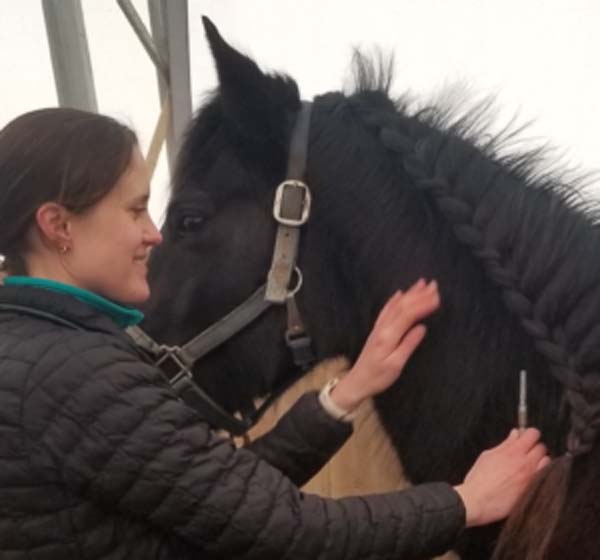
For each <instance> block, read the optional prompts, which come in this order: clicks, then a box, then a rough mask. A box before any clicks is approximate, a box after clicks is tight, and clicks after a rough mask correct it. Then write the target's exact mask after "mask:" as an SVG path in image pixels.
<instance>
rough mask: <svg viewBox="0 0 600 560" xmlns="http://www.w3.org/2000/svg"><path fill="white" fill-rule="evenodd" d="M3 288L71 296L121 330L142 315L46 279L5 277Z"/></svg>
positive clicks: (87, 292)
mask: <svg viewBox="0 0 600 560" xmlns="http://www.w3.org/2000/svg"><path fill="white" fill-rule="evenodd" d="M3 283H4V285H5V286H29V287H32V288H43V289H46V290H51V291H53V292H58V293H62V294H67V295H71V296H73V297H74V298H76V299H78V300H79V301H82V302H83V303H87V304H88V305H90V306H91V307H93V308H94V309H97V310H98V311H100V312H102V313H104V314H106V315H108V316H109V317H110V318H111V319H112V320H113V321H114V322H115V323H117V325H119V326H120V327H122V328H125V327H131V326H133V325H137V324H138V323H140V322H141V321H142V320H143V318H144V314H143V313H142V312H141V311H138V310H137V309H134V308H132V307H125V306H123V305H119V304H118V303H115V302H113V301H110V300H108V299H106V298H104V297H101V296H99V295H97V294H95V293H93V292H90V291H89V290H84V289H82V288H78V287H77V286H72V285H70V284H65V283H63V282H56V281H55V280H48V279H46V278H33V277H30V276H7V277H6V278H4V280H3Z"/></svg>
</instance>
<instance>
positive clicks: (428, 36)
mask: <svg viewBox="0 0 600 560" xmlns="http://www.w3.org/2000/svg"><path fill="white" fill-rule="evenodd" d="M134 4H135V5H136V7H137V8H138V10H139V11H140V13H141V15H142V17H143V18H144V19H145V20H146V22H147V20H148V18H147V9H146V3H145V1H144V0H136V1H134ZM189 7H190V10H189V19H190V51H191V52H190V56H191V70H192V95H193V100H194V104H195V106H196V105H197V103H198V102H199V101H200V99H201V94H202V92H203V91H206V90H207V89H209V88H212V87H214V86H215V84H216V78H215V73H214V70H213V67H212V61H211V59H210V56H209V53H208V47H207V45H206V42H205V40H204V35H203V31H202V26H201V21H200V17H201V15H202V14H205V15H208V16H209V17H210V18H211V19H212V20H213V21H214V22H215V24H216V25H217V26H218V27H219V29H220V31H221V32H222V34H223V35H224V37H225V38H226V39H227V40H228V41H229V42H230V43H232V44H233V45H234V46H236V47H237V48H240V49H241V50H243V51H244V52H246V53H247V54H250V55H251V56H253V57H255V59H256V60H257V61H258V63H259V65H260V66H261V67H262V68H265V69H271V70H283V71H286V72H287V73H289V74H290V75H292V76H293V77H294V78H295V79H296V80H297V81H298V83H299V85H300V89H301V92H302V95H303V96H304V97H306V98H309V97H311V96H313V95H314V94H316V93H321V92H324V91H328V90H331V89H339V88H340V86H342V85H343V84H344V81H345V78H346V77H347V76H348V67H349V62H350V57H351V53H352V47H353V46H361V47H363V48H367V49H368V48H370V47H372V46H374V45H378V46H380V47H382V48H383V49H384V50H387V51H388V52H391V51H393V52H394V54H395V60H396V80H395V86H394V88H393V91H394V92H397V93H398V94H400V93H402V92H403V91H406V90H408V91H410V92H411V93H413V94H414V95H415V96H423V95H424V96H427V97H429V96H431V94H434V93H435V92H437V91H439V90H440V89H441V88H443V87H444V86H447V85H448V84H453V83H456V82H460V83H462V84H467V85H468V86H470V89H471V90H472V92H473V98H474V99H477V98H479V97H481V96H483V95H487V94H494V95H495V96H496V97H497V105H498V107H499V108H500V109H501V110H502V111H501V115H502V119H503V120H504V121H508V120H509V119H510V118H511V117H512V116H515V115H517V116H518V122H520V123H524V122H526V121H529V120H532V119H534V120H535V122H534V124H533V125H532V126H531V127H530V129H529V130H528V132H527V137H536V138H537V139H538V140H539V141H547V142H549V143H550V144H551V145H553V146H556V147H558V148H559V150H558V154H560V155H561V156H562V157H561V159H562V161H563V162H564V164H565V165H570V166H576V167H580V168H581V169H582V170H587V171H594V170H600V150H599V149H598V144H599V142H598V140H597V136H598V134H599V132H600V75H599V72H598V64H597V57H598V53H599V52H600V34H598V33H597V30H598V24H599V23H600V3H599V2H597V1H595V0H570V1H569V2H565V1H564V0H546V1H544V0H371V1H370V2H364V1H358V0H345V1H343V0H303V1H299V0H252V1H249V0H212V1H207V0H190V2H189ZM83 8H84V17H85V23H86V28H87V32H88V39H89V42H90V51H91V57H92V65H93V70H94V77H95V82H96V89H97V96H98V103H99V110H100V111H101V112H106V113H109V114H111V115H114V116H117V117H119V118H121V119H123V120H125V121H126V122H128V123H129V124H131V125H132V126H133V127H134V128H136V130H137V131H138V133H139V135H140V140H141V144H142V147H143V148H145V147H146V146H147V144H148V142H149V140H150V136H151V133H152V129H153V126H154V123H155V120H156V118H157V115H158V111H159V106H158V93H157V86H156V78H155V73H154V68H153V66H152V64H151V63H150V61H149V60H148V58H147V56H146V54H145V52H144V51H143V49H142V48H141V46H140V45H139V44H138V41H137V38H136V37H135V36H134V34H133V32H132V31H131V30H130V28H129V26H128V24H127V22H126V21H125V19H124V17H123V15H122V14H121V12H120V10H119V8H118V6H117V5H116V2H115V1H113V0H83ZM0 29H1V33H0V72H1V73H2V77H3V78H2V88H1V90H0V101H1V102H0V126H3V125H4V124H5V123H6V122H8V121H9V120H10V119H12V118H13V117H15V116H17V115H18V114H20V113H22V112H25V111H27V110H31V109H34V108H37V107H41V106H49V105H55V104H56V94H55V91H54V85H53V81H52V73H51V65H50V58H49V54H48V50H47V40H46V35H45V30H44V25H43V18H42V10H41V2H40V1H39V0H0ZM167 183H168V178H167V173H166V167H165V164H164V157H163V159H162V162H161V164H160V165H159V168H158V170H157V173H156V175H155V178H154V180H153V197H152V201H151V211H152V214H153V215H154V216H155V217H156V218H157V219H159V220H160V218H161V216H162V210H163V208H164V202H165V200H166V190H167ZM596 183H597V184H596V185H595V187H594V188H595V189H596V191H595V192H597V193H598V194H599V195H600V182H599V181H597V182H596Z"/></svg>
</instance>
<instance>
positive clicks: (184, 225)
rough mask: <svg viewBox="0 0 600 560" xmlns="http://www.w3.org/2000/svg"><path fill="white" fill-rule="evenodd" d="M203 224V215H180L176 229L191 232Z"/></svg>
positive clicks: (181, 231)
mask: <svg viewBox="0 0 600 560" xmlns="http://www.w3.org/2000/svg"><path fill="white" fill-rule="evenodd" d="M203 225H204V217H203V216H182V217H181V218H179V220H177V231H178V232H179V233H191V232H194V231H198V230H199V229H200V228H202V226H203Z"/></svg>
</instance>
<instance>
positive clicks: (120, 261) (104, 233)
mask: <svg viewBox="0 0 600 560" xmlns="http://www.w3.org/2000/svg"><path fill="white" fill-rule="evenodd" d="M149 181H150V178H149V173H148V169H147V167H146V163H145V162H144V159H143V157H142V155H141V153H140V151H139V149H138V148H137V147H136V148H134V150H133V154H132V158H131V162H130V164H129V167H128V168H127V169H126V171H125V173H124V174H123V175H122V176H121V177H120V179H119V180H118V182H117V183H116V185H115V186H114V188H113V189H112V190H111V191H110V192H109V193H108V194H107V195H106V196H105V197H104V198H102V199H101V200H100V201H99V202H98V203H97V204H96V205H94V206H93V207H92V208H90V209H88V210H86V211H85V212H83V213H82V214H78V215H74V216H71V218H70V220H69V222H70V224H69V225H70V233H71V247H70V251H69V253H68V255H67V256H66V258H65V264H66V265H67V267H68V271H69V274H70V276H71V277H72V278H73V280H74V281H75V283H76V285H77V286H79V287H80V288H84V289H86V290H90V291H92V292H95V293H97V294H98V295H101V296H104V297H106V298H108V299H111V300H113V301H117V302H120V303H125V304H136V303H141V302H143V301H145V300H146V299H147V298H148V297H149V295H150V288H149V286H148V282H147V281H146V275H147V272H148V269H147V263H148V256H149V254H150V249H151V248H152V247H153V246H154V245H157V244H158V243H160V241H161V239H162V237H161V234H160V232H159V231H158V230H157V228H156V226H155V225H154V223H153V222H152V219H151V218H150V215H149V214H148V199H149V196H150V186H149Z"/></svg>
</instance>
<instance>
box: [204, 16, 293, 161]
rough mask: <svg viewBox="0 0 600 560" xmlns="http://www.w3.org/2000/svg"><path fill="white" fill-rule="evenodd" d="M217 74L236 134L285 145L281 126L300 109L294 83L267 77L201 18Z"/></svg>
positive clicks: (228, 117)
mask: <svg viewBox="0 0 600 560" xmlns="http://www.w3.org/2000/svg"><path fill="white" fill-rule="evenodd" d="M202 23H203V24H204V29H205V31H206V37H207V39H208V43H209V45H210V50H211V52H212V55H213V58H214V60H215V65H216V68H217V75H218V77H219V85H220V90H219V93H220V98H221V103H222V106H223V110H224V113H225V118H226V119H227V121H228V123H230V124H231V125H232V126H233V127H234V128H235V131H236V132H237V133H241V134H242V135H243V136H244V137H246V138H248V139H252V140H253V141H254V142H258V143H259V144H262V145H263V146H262V148H263V149H264V148H266V147H268V148H270V149H272V148H273V146H264V144H265V143H269V144H272V143H273V142H275V143H279V141H281V142H282V143H283V144H285V130H283V128H284V127H283V126H282V123H284V122H285V121H286V114H289V112H290V111H291V112H295V111H297V110H298V109H299V107H300V96H299V93H298V86H297V85H296V83H295V82H294V81H293V80H292V79H290V78H288V77H284V76H280V75H266V74H264V73H263V72H261V70H260V69H259V68H258V66H257V65H256V63H255V62H254V61H253V60H251V59H250V58H248V57H247V56H244V55H243V54H241V53H240V52H238V51H236V50H235V49H234V48H232V47H231V46H229V45H228V44H227V43H226V42H225V40H224V39H223V38H222V37H221V35H220V34H219V31H218V30H217V28H216V27H215V25H214V24H213V23H212V21H210V20H209V19H208V18H207V17H206V16H203V17H202Z"/></svg>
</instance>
